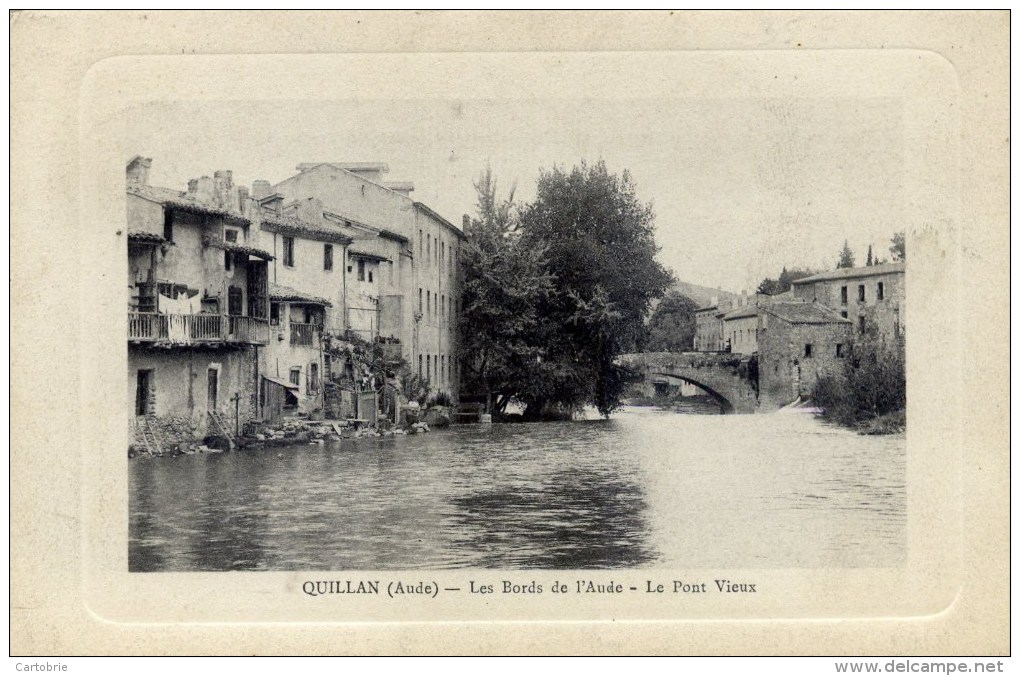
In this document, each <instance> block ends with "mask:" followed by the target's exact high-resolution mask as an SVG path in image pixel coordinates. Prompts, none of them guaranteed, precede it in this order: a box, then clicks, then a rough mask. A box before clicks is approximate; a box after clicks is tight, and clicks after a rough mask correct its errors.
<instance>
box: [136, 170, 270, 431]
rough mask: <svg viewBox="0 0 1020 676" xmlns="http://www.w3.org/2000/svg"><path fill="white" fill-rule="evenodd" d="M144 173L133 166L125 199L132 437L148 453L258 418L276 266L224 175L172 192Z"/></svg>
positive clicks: (247, 205)
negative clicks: (271, 272)
mask: <svg viewBox="0 0 1020 676" xmlns="http://www.w3.org/2000/svg"><path fill="white" fill-rule="evenodd" d="M150 167H151V160H149V159H148V158H142V157H134V158H132V160H131V161H130V162H129V163H128V166H127V189H126V193H127V194H126V207H127V214H126V217H127V248H128V280H127V282H128V307H127V311H128V317H127V320H128V321H127V339H128V388H129V397H130V401H132V402H133V405H132V406H131V410H130V412H129V426H130V430H131V439H132V443H136V444H145V445H151V444H152V443H157V444H158V443H159V442H158V441H154V440H159V439H163V440H165V441H167V442H175V441H184V440H190V439H194V438H200V437H202V436H204V435H206V434H208V433H221V432H224V431H225V430H224V429H223V428H224V427H230V428H232V431H236V430H237V429H239V428H240V427H242V426H243V425H244V423H246V422H247V421H249V420H252V419H256V418H258V416H259V411H258V401H257V396H256V393H257V382H256V381H257V377H258V349H259V348H260V347H262V346H265V345H266V344H267V343H268V340H269V283H268V267H267V266H268V262H269V261H271V260H273V256H272V254H270V253H268V252H266V251H265V250H263V249H261V248H260V247H259V246H258V243H259V242H258V231H257V228H255V227H253V221H252V212H253V210H254V205H253V204H252V203H251V202H250V200H248V199H247V196H246V195H245V194H244V192H243V191H237V190H235V188H234V186H233V183H232V179H231V173H230V172H229V171H217V172H216V173H215V174H214V177H213V178H209V177H202V178H200V179H195V180H192V181H190V182H189V184H188V190H187V191H186V192H179V191H174V190H168V189H165V188H159V187H156V186H151V185H149V182H148V173H149V168H150Z"/></svg>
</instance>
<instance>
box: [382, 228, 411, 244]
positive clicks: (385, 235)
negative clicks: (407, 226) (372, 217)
mask: <svg viewBox="0 0 1020 676" xmlns="http://www.w3.org/2000/svg"><path fill="white" fill-rule="evenodd" d="M379 236H380V237H382V238H384V239H393V240H396V241H398V242H400V243H402V244H407V243H408V242H410V241H411V240H409V239H408V238H406V237H404V236H403V235H398V234H397V233H395V232H393V231H392V230H380V231H379Z"/></svg>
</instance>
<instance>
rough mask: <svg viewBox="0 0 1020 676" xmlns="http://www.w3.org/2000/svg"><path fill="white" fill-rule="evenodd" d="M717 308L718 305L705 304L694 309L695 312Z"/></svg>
mask: <svg viewBox="0 0 1020 676" xmlns="http://www.w3.org/2000/svg"><path fill="white" fill-rule="evenodd" d="M718 309H719V306H718V305H706V306H705V307H699V308H695V310H694V311H695V312H706V311H708V310H718Z"/></svg>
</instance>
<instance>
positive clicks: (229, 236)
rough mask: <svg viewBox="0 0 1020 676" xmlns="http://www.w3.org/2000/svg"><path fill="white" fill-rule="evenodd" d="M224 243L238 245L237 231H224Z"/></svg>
mask: <svg viewBox="0 0 1020 676" xmlns="http://www.w3.org/2000/svg"><path fill="white" fill-rule="evenodd" d="M223 241H225V242H233V243H234V244H237V230H234V229H233V228H225V229H224V230H223Z"/></svg>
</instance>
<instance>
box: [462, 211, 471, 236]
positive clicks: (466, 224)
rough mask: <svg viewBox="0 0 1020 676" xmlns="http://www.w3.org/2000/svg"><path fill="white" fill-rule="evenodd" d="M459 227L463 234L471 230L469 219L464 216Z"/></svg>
mask: <svg viewBox="0 0 1020 676" xmlns="http://www.w3.org/2000/svg"><path fill="white" fill-rule="evenodd" d="M460 227H461V229H462V230H463V231H464V232H467V231H468V230H470V229H471V217H470V216H468V215H467V214H464V215H463V216H462V217H461V219H460Z"/></svg>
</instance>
